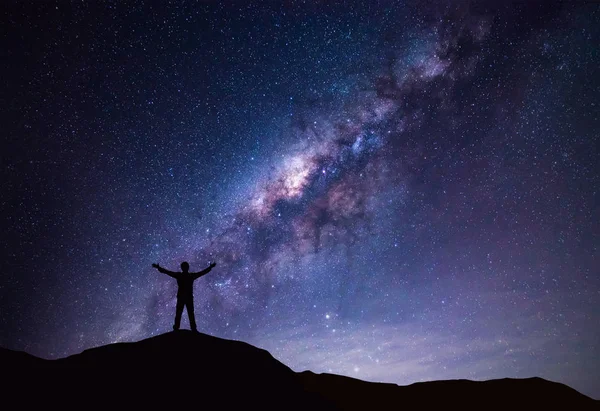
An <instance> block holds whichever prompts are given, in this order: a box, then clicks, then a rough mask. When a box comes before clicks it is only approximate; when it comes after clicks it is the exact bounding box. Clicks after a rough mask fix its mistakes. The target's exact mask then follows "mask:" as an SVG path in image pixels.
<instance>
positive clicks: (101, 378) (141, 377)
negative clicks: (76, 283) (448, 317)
mask: <svg viewBox="0 0 600 411" xmlns="http://www.w3.org/2000/svg"><path fill="white" fill-rule="evenodd" d="M0 361H1V363H2V375H3V381H4V382H3V383H2V384H3V386H2V387H3V393H4V394H3V395H2V401H3V402H4V405H6V404H12V405H13V408H14V405H18V406H19V407H23V406H26V407H28V406H43V407H44V408H48V407H53V406H60V407H62V408H63V409H64V408H67V409H73V408H78V409H82V408H92V409H99V408H104V407H111V408H115V407H116V408H117V409H126V408H130V407H131V408H133V407H135V409H142V408H144V407H148V408H151V409H157V408H162V407H165V408H166V407H168V408H170V409H177V408H183V407H185V408H186V409H187V408H189V409H192V408H197V409H203V408H215V409H261V410H264V409H278V410H289V409H295V410H300V409H302V410H319V409H343V410H358V409H361V410H375V409H401V408H406V407H411V408H413V409H428V408H437V407H439V406H443V407H450V408H451V409H455V408H457V407H460V408H463V409H465V408H466V409H481V408H489V407H494V408H498V407H504V408H509V407H510V408H516V409H523V408H535V409H543V408H546V407H551V408H553V409H554V408H556V407H559V406H562V407H568V409H598V408H600V407H598V405H599V403H600V402H599V401H594V400H592V399H590V398H588V397H586V396H584V395H582V394H580V393H578V392H577V391H575V390H573V389H571V388H569V387H567V386H565V385H562V384H558V383H554V382H550V381H546V380H543V379H541V378H530V379H521V380H518V379H503V380H492V381H485V382H473V381H468V380H454V381H434V382H427V383H416V384H412V385H409V386H397V385H395V384H384V383H370V382H366V381H361V380H357V379H354V378H349V377H342V376H339V375H332V374H314V373H312V372H310V371H305V372H301V373H295V372H294V371H292V370H291V369H290V368H288V367H287V366H285V365H284V364H282V363H280V362H279V361H277V360H275V359H274V358H273V357H272V356H271V355H270V354H269V353H268V352H267V351H265V350H262V349H259V348H256V347H254V346H252V345H250V344H246V343H244V342H240V341H231V340H225V339H221V338H217V337H212V336H209V335H206V334H201V333H194V332H191V331H177V332H172V333H167V334H162V335H158V336H156V337H152V338H148V339H146V340H142V341H139V342H134V343H117V344H110V345H106V346H102V347H97V348H93V349H89V350H86V351H84V352H82V353H81V354H76V355H72V356H70V357H66V358H62V359H58V360H43V359H40V358H37V357H34V356H32V355H29V354H26V353H23V352H17V351H11V350H6V349H0ZM7 409H8V408H7Z"/></svg>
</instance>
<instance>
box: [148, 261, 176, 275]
mask: <svg viewBox="0 0 600 411" xmlns="http://www.w3.org/2000/svg"><path fill="white" fill-rule="evenodd" d="M152 267H154V268H156V269H157V270H158V271H160V272H161V273H163V274H167V275H170V276H171V277H173V278H177V274H179V273H176V272H173V271H169V270H167V269H166V268H162V267H161V266H160V265H158V264H152Z"/></svg>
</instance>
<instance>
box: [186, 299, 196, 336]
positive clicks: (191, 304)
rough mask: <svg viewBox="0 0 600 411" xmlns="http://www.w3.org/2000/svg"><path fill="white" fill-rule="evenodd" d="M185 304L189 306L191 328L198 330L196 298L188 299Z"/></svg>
mask: <svg viewBox="0 0 600 411" xmlns="http://www.w3.org/2000/svg"><path fill="white" fill-rule="evenodd" d="M185 305H186V306H187V313H188V319H189V320H190V329H191V330H192V331H197V328H196V317H195V316H194V299H193V298H190V299H188V300H187V301H186V303H185Z"/></svg>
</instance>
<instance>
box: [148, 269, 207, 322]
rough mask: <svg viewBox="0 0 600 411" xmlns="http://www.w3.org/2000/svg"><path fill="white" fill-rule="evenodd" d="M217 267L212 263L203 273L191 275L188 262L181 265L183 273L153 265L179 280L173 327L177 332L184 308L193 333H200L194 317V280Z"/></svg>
mask: <svg viewBox="0 0 600 411" xmlns="http://www.w3.org/2000/svg"><path fill="white" fill-rule="evenodd" d="M216 265H217V264H216V263H211V264H210V265H209V266H208V267H207V268H205V269H204V270H202V271H199V272H197V273H190V272H189V269H190V265H189V264H188V263H187V262H186V261H184V262H183V263H181V271H182V272H174V271H169V270H167V269H165V268H162V267H161V266H160V265H158V264H152V267H154V268H156V269H158V271H160V272H161V273H163V274H167V275H170V276H171V277H173V278H174V279H176V280H177V287H178V289H177V309H176V310H175V324H174V325H173V329H174V330H175V331H177V330H179V325H180V324H181V314H182V313H183V307H184V306H186V307H187V313H188V319H189V320H190V328H191V329H192V331H198V330H197V328H196V318H195V317H194V280H196V279H198V278H200V277H202V276H203V275H206V274H208V273H209V272H210V270H212V269H213V267H215V266H216Z"/></svg>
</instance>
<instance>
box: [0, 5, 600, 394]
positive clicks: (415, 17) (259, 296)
mask: <svg viewBox="0 0 600 411" xmlns="http://www.w3.org/2000/svg"><path fill="white" fill-rule="evenodd" d="M363 3H364V2H363ZM419 3H420V2H408V4H401V3H399V2H377V3H371V2H369V3H368V4H362V5H360V4H354V5H348V4H346V5H337V4H330V5H327V6H325V5H323V4H320V3H319V4H312V3H309V2H286V3H285V4H284V5H281V6H274V5H270V6H266V5H265V6H259V5H248V6H244V5H241V3H240V4H236V3H234V4H235V6H234V5H229V6H224V5H217V4H213V3H211V2H208V3H203V4H200V5H183V4H178V5H175V6H171V7H166V6H165V7H164V8H163V7H162V6H160V7H158V6H156V5H146V4H143V3H136V4H135V5H134V4H125V3H123V4H112V3H105V4H95V5H83V4H82V5H79V4H78V5H67V4H56V5H53V4H37V3H32V4H31V5H27V4H24V3H19V4H12V5H10V6H9V7H8V9H7V13H6V14H5V15H4V17H3V20H4V26H6V27H9V28H10V29H9V36H8V38H7V39H5V40H4V42H5V44H4V47H3V49H4V50H6V51H5V59H4V60H6V63H5V64H3V72H4V75H3V78H5V79H6V81H5V82H4V88H5V93H2V94H3V95H4V96H5V98H4V103H5V104H4V106H5V109H4V110H3V115H2V119H3V124H5V125H6V127H5V130H6V131H5V132H4V135H5V138H4V142H3V147H4V149H3V150H2V152H3V153H4V154H3V165H4V167H3V172H4V178H3V181H4V182H5V183H4V193H5V198H4V199H3V202H2V209H3V215H5V216H6V218H5V226H4V230H3V232H4V241H3V243H4V247H3V261H4V268H5V269H4V271H5V273H4V281H2V283H1V288H0V298H1V299H0V304H1V316H0V320H1V323H0V324H1V325H2V328H1V329H2V339H1V340H0V343H1V345H2V346H5V347H9V348H14V349H19V350H26V351H28V352H30V353H33V354H36V355H39V356H42V357H45V358H56V357H61V356H65V355H69V354H72V353H75V352H79V351H81V350H83V349H85V348H89V347H92V346H96V345H100V344H107V343H112V342H117V341H134V340H139V339H142V338H146V337H149V336H152V335H156V334H159V333H163V332H167V331H169V330H170V328H171V325H172V321H173V316H174V310H175V293H176V284H175V283H174V281H172V280H171V279H170V278H169V277H167V276H165V275H162V274H159V273H158V272H157V271H156V270H154V269H153V268H152V267H151V264H152V263H155V262H159V263H160V264H161V265H163V266H165V267H167V268H170V269H176V268H177V267H178V266H179V263H180V262H181V261H184V260H186V261H189V262H190V264H191V269H192V271H198V270H200V269H202V268H204V267H205V266H206V265H207V264H208V263H209V262H211V261H216V262H217V267H216V268H215V269H214V270H213V271H212V272H211V273H210V274H209V275H208V276H205V277H202V278H201V279H200V280H198V281H197V282H196V284H195V306H196V318H197V322H198V326H199V328H200V329H201V331H202V332H206V333H209V334H213V335H217V336H221V337H224V338H233V339H239V340H243V341H247V342H249V343H251V344H254V345H256V346H259V347H262V348H265V349H268V350H269V351H270V352H271V353H273V355H274V356H275V357H276V358H278V359H280V360H281V361H283V362H284V363H286V364H287V365H289V366H290V367H292V368H293V369H295V370H303V369H311V370H313V371H315V372H334V373H338V374H344V375H350V376H354V377H357V378H362V379H367V380H372V381H387V382H395V383H399V384H408V383H412V382H414V381H423V380H434V379H450V378H469V379H476V380H483V379H490V378H503V377H529V376H541V377H544V378H547V379H551V380H554V381H559V382H564V383H566V384H569V385H571V386H572V387H574V388H576V389H578V390H580V391H582V392H584V393H586V394H588V395H591V396H593V397H595V398H600V386H598V381H600V375H599V373H598V367H597V366H596V365H597V358H600V335H599V333H598V327H597V324H598V322H599V320H600V319H599V317H598V307H599V306H600V305H599V304H600V276H599V274H600V273H599V272H598V267H599V266H600V265H599V264H598V261H597V260H598V243H599V242H598V235H599V233H600V231H599V227H598V221H600V213H599V212H598V211H599V210H598V204H599V203H598V186H599V185H598V183H599V177H600V173H599V170H598V163H599V162H598V155H597V154H598V130H599V129H600V128H599V127H598V126H599V124H598V123H599V122H598V115H597V114H596V112H597V108H596V105H597V97H598V92H597V90H598V89H599V88H598V86H599V84H598V78H600V77H599V76H598V75H597V73H596V72H597V68H596V67H597V66H598V63H599V62H598V57H597V52H596V50H595V48H596V46H595V45H596V44H598V41H599V40H600V35H599V32H598V31H599V28H598V25H597V24H596V23H595V22H596V21H598V13H599V12H600V8H599V7H598V6H597V5H592V4H587V5H578V6H569V5H565V4H556V5H551V6H549V5H545V6H544V5H541V4H538V5H526V4H519V5H513V6H508V5H502V6H498V5H496V6H492V5H491V4H490V5H485V4H484V3H481V2H479V3H468V2H460V3H458V2H457V3H452V2H447V3H445V4H444V5H438V6H435V7H429V6H427V7H425V6H423V5H420V4H419ZM183 326H184V327H186V326H187V317H186V316H185V315H184V319H183Z"/></svg>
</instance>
